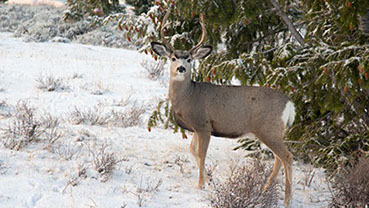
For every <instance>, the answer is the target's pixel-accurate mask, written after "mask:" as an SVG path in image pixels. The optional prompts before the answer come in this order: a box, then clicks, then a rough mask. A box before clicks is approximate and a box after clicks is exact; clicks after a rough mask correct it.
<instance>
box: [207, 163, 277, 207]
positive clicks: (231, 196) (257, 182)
mask: <svg viewBox="0 0 369 208" xmlns="http://www.w3.org/2000/svg"><path fill="white" fill-rule="evenodd" d="M270 173H271V170H270V168H266V165H265V164H264V163H262V162H260V161H259V160H253V161H252V162H250V163H248V164H242V165H241V166H240V167H237V166H234V167H231V173H230V176H229V177H228V178H227V179H226V180H225V181H224V182H215V181H213V182H212V183H211V188H212V191H211V192H210V194H209V199H210V206H211V207H214V208H233V207H248V208H256V207H257V208H262V207H277V203H278V196H277V190H276V184H275V183H274V184H271V185H270V186H269V187H268V189H266V190H265V191H263V189H264V186H265V185H266V182H267V179H268V176H269V174H270Z"/></svg>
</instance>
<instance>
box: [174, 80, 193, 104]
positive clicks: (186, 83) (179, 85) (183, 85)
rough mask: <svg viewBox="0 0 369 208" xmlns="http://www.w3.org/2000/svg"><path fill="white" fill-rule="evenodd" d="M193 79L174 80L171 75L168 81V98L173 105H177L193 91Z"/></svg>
mask: <svg viewBox="0 0 369 208" xmlns="http://www.w3.org/2000/svg"><path fill="white" fill-rule="evenodd" d="M193 87H194V86H193V81H192V80H191V79H189V78H188V79H184V80H175V79H173V77H171V79H170V83H169V99H170V102H171V103H172V106H173V107H179V106H180V105H181V104H183V103H184V102H183V101H184V100H188V96H190V95H191V94H192V91H193Z"/></svg>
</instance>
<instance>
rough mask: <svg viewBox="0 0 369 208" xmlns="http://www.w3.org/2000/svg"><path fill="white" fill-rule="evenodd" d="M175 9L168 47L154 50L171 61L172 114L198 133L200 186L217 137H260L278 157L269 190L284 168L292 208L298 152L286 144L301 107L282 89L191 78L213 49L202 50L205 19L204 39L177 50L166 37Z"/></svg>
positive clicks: (195, 146)
mask: <svg viewBox="0 0 369 208" xmlns="http://www.w3.org/2000/svg"><path fill="white" fill-rule="evenodd" d="M168 15H169V11H168V12H167V14H166V15H165V17H164V20H163V21H162V24H163V26H162V27H161V31H160V33H161V36H162V41H163V43H158V42H151V47H152V49H153V51H154V52H155V53H156V54H158V55H159V56H164V57H168V58H169V60H170V84H169V98H170V101H171V104H172V115H173V117H174V119H175V122H176V123H177V124H178V125H179V126H180V127H182V128H184V129H187V130H189V131H192V132H194V134H193V137H192V140H191V145H190V152H191V154H192V155H193V156H194V158H195V161H196V163H197V165H198V167H199V182H198V188H203V186H204V185H205V178H206V176H207V174H206V169H205V157H206V152H207V149H208V146H209V142H210V137H211V135H214V136H221V137H228V138H237V137H240V136H242V135H245V134H249V133H252V134H254V135H255V136H256V137H257V138H258V139H259V140H260V141H261V142H263V143H264V144H265V145H266V146H267V147H268V148H269V149H270V150H271V151H272V152H273V154H274V157H275V160H274V165H273V171H272V173H271V175H270V176H269V178H268V181H267V184H266V186H265V187H264V189H266V188H268V186H269V185H270V184H271V183H272V182H273V181H274V179H275V178H276V176H277V175H278V173H279V169H280V168H281V166H282V164H283V166H284V169H285V178H286V183H285V200H284V205H285V206H286V207H287V206H289V203H290V199H291V194H292V190H291V187H292V154H291V153H290V152H289V151H288V150H287V147H286V145H285V144H284V143H283V140H282V138H283V134H284V131H285V129H286V128H287V127H289V126H291V125H292V123H293V120H294V117H295V107H294V105H293V103H292V102H291V101H290V100H289V99H288V97H287V96H286V95H284V94H282V93H281V92H279V91H276V90H273V89H270V88H267V87H258V86H220V85H214V84H210V83H203V82H194V81H192V80H191V61H192V60H193V59H203V58H205V57H206V56H208V55H209V54H210V52H211V51H212V47H211V46H203V47H200V45H201V44H202V42H203V41H204V39H205V36H206V31H205V27H204V20H203V16H202V19H201V26H202V31H203V34H202V38H201V41H200V43H199V44H197V45H196V46H194V47H193V48H192V49H190V50H189V51H180V50H175V49H174V48H173V47H172V46H171V45H170V44H169V43H168V42H167V41H166V40H165V38H164V32H163V31H164V28H165V27H166V26H167V25H168V24H169V23H167V24H165V22H166V19H167V17H168Z"/></svg>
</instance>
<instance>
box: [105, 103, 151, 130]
mask: <svg viewBox="0 0 369 208" xmlns="http://www.w3.org/2000/svg"><path fill="white" fill-rule="evenodd" d="M143 113H145V110H144V109H143V108H142V107H137V106H133V107H131V108H129V109H128V110H127V111H126V112H120V111H115V110H112V111H111V113H110V115H109V123H110V124H111V125H113V126H118V127H123V128H126V127H132V126H137V125H139V124H140V122H141V116H142V114H143Z"/></svg>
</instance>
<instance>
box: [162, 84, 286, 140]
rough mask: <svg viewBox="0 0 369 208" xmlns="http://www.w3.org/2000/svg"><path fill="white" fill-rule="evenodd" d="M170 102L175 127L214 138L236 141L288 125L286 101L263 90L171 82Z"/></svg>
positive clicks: (280, 96) (284, 97) (249, 87)
mask: <svg viewBox="0 0 369 208" xmlns="http://www.w3.org/2000/svg"><path fill="white" fill-rule="evenodd" d="M169 98H170V101H171V104H172V115H173V117H174V118H175V121H176V123H177V124H178V125H179V126H180V127H182V128H184V129H186V130H189V131H192V132H194V131H201V130H206V131H210V132H211V135H213V136H220V137H227V138H238V137H240V136H242V135H245V134H248V133H253V134H255V135H257V134H258V132H266V131H269V129H270V128H269V127H268V126H276V125H277V126H280V127H281V128H282V129H283V128H284V126H285V125H286V124H287V123H283V120H282V116H283V112H284V110H285V108H286V105H287V103H288V102H289V99H288V97H287V96H285V95H284V94H282V93H280V92H279V91H276V90H272V89H270V88H266V87H256V86H220V85H213V84H209V83H197V82H193V81H183V82H180V81H174V83H171V86H170V88H169Z"/></svg>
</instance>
